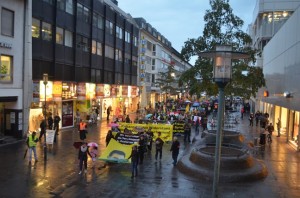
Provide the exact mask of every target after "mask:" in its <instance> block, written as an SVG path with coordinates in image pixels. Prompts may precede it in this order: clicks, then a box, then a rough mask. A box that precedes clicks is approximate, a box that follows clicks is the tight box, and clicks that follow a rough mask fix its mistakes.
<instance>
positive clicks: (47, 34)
mask: <svg viewBox="0 0 300 198" xmlns="http://www.w3.org/2000/svg"><path fill="white" fill-rule="evenodd" d="M42 39H43V40H45V41H51V40H52V26H51V24H50V23H46V22H43V23H42Z"/></svg>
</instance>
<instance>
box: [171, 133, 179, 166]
mask: <svg viewBox="0 0 300 198" xmlns="http://www.w3.org/2000/svg"><path fill="white" fill-rule="evenodd" d="M179 148H180V143H179V141H178V139H177V137H174V138H173V143H172V146H171V149H170V151H171V152H172V159H173V165H174V166H176V164H177V158H178V155H179Z"/></svg>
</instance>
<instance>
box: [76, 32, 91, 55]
mask: <svg viewBox="0 0 300 198" xmlns="http://www.w3.org/2000/svg"><path fill="white" fill-rule="evenodd" d="M76 47H77V48H78V49H81V50H82V51H84V52H89V50H90V43H89V39H88V38H86V37H84V36H81V35H77V36H76Z"/></svg>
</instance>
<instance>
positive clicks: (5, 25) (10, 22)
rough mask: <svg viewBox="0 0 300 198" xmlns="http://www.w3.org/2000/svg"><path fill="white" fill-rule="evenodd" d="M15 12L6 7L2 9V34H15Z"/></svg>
mask: <svg viewBox="0 0 300 198" xmlns="http://www.w3.org/2000/svg"><path fill="white" fill-rule="evenodd" d="M14 20H15V19H14V12H13V11H11V10H8V9H6V8H2V10H1V34H2V35H5V36H11V37H13V36H14Z"/></svg>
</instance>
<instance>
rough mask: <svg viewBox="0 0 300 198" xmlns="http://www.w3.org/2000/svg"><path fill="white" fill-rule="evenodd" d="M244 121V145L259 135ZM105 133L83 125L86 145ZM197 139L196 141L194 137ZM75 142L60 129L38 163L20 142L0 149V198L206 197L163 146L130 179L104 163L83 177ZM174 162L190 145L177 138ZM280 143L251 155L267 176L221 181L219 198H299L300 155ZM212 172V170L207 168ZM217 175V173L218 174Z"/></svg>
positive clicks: (102, 127) (208, 192) (124, 169)
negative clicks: (263, 166) (30, 159)
mask: <svg viewBox="0 0 300 198" xmlns="http://www.w3.org/2000/svg"><path fill="white" fill-rule="evenodd" d="M248 124H249V123H248V120H247V119H246V118H244V120H242V121H241V123H240V124H239V125H238V127H237V129H238V130H239V131H240V132H241V133H243V134H244V136H245V138H246V139H245V142H249V141H250V140H253V139H254V137H257V136H259V130H260V129H259V128H257V127H255V126H254V127H249V126H248ZM107 130H108V124H107V122H106V121H102V122H99V123H98V125H93V126H91V127H89V129H88V131H89V133H88V139H87V140H88V141H93V142H98V143H100V148H99V151H100V153H101V151H103V149H104V148H105V136H106V133H107ZM197 139H198V141H201V138H200V137H199V136H197ZM78 140H79V134H78V132H77V130H73V128H71V129H68V130H63V131H61V132H60V134H59V136H58V141H57V143H56V144H55V145H54V146H53V148H51V147H49V148H48V160H47V162H46V163H45V162H44V160H43V146H42V144H41V143H39V144H38V146H37V151H38V157H39V161H38V162H37V163H33V164H32V165H28V160H27V158H26V159H23V155H24V151H25V149H26V144H25V141H19V142H16V143H14V144H9V145H4V146H1V147H0V158H1V163H0V186H1V190H0V197H1V198H2V197H38V198H40V197H109V198H112V197H117V198H118V197H122V198H127V197H128V198H129V197H164V198H168V197H170V198H171V197H172V198H174V197H188V198H190V197H201V198H206V197H211V196H212V182H207V181H201V180H198V179H195V178H191V177H188V176H186V175H184V174H183V173H181V172H180V171H179V170H178V169H177V168H176V166H175V167H174V166H173V164H172V156H171V153H170V151H169V149H170V147H171V144H165V145H164V148H163V158H162V161H157V162H155V160H154V152H155V151H154V150H153V151H152V153H150V152H148V153H147V154H146V158H145V160H144V164H143V165H139V167H138V171H139V172H138V176H137V177H136V178H133V179H131V167H130V164H107V165H105V164H104V162H102V161H97V162H96V166H95V168H93V167H92V161H91V160H90V159H89V161H88V172H87V174H86V175H85V174H83V175H79V174H78V161H77V154H78V153H77V150H76V149H75V148H74V147H73V146H72V145H73V142H75V141H78ZM179 140H180V143H181V145H182V146H181V150H180V155H179V158H180V157H181V156H183V155H186V154H188V153H189V150H190V149H191V148H192V147H193V145H194V144H184V143H183V138H182V137H180V138H179ZM299 155H300V154H299V152H297V151H296V150H295V149H294V148H292V147H291V146H290V145H289V144H287V143H286V137H285V136H282V137H280V138H276V136H274V135H273V143H272V144H271V145H270V146H267V147H266V150H265V152H264V153H258V154H257V155H256V157H257V158H258V159H260V160H263V161H264V162H265V164H266V166H267V168H268V172H269V174H268V176H267V177H266V178H265V179H263V180H260V181H256V182H246V183H221V184H220V185H219V191H220V193H219V194H220V197H222V198H223V197H224V198H227V197H228V198H234V197H238V198H240V197H242V198H243V197H245V198H248V197H258V198H260V197H276V198H277V197H278V198H284V197H287V198H290V197H293V198H294V197H300V177H299V176H298V175H300V156H299ZM212 168H213V167H212ZM221 171H222V170H221Z"/></svg>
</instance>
